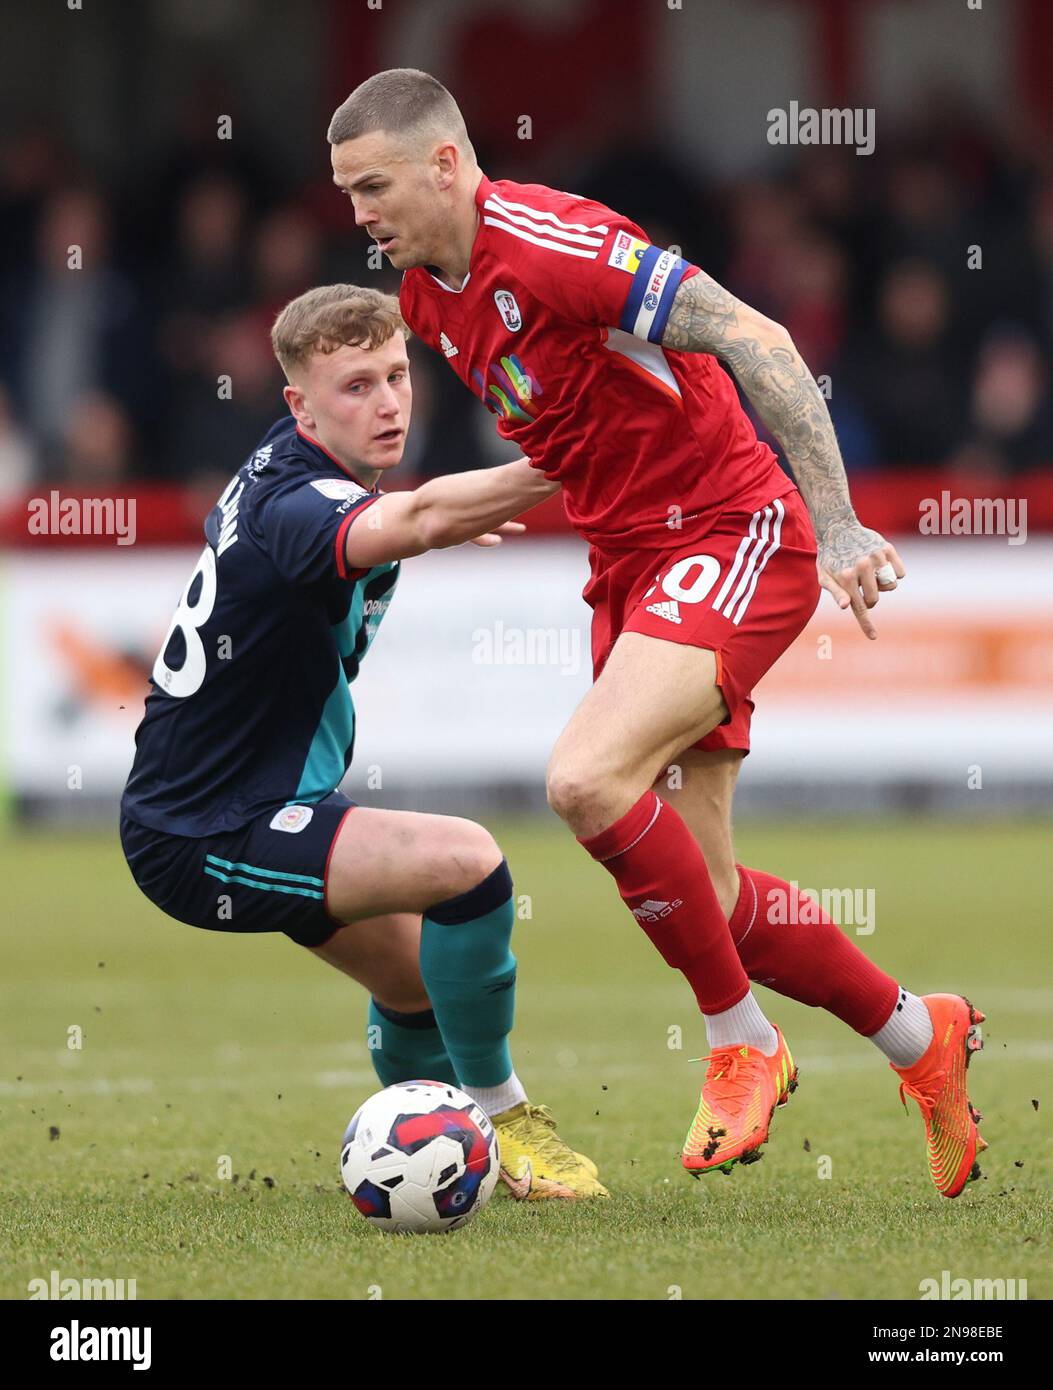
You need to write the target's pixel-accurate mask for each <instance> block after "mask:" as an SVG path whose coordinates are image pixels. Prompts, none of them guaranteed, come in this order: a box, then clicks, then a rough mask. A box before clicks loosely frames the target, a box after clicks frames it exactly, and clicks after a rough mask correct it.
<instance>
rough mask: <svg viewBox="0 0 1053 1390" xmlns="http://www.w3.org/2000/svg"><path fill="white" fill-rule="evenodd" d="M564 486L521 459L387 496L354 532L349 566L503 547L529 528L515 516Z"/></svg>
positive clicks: (368, 511) (350, 536)
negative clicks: (466, 547) (467, 547)
mask: <svg viewBox="0 0 1053 1390" xmlns="http://www.w3.org/2000/svg"><path fill="white" fill-rule="evenodd" d="M558 487H559V484H558V483H550V482H549V481H548V479H547V478H546V477H545V475H544V474H543V473H541V472H540V471H539V470H538V469H536V468H532V467H531V466H530V460H529V459H525V458H521V459H514V460H513V461H512V462H511V463H503V464H499V465H498V466H497V467H496V468H482V469H476V470H474V471H473V472H470V473H454V474H451V475H449V476H448V477H444V478H433V479H432V480H431V482H428V483H423V484H422V485H421V486H420V487H419V488H416V489H414V491H413V492H391V493H386V494H385V495H384V496H383V497H381V498H380V500H379V501H377V502H374V503H373V504H372V505H371V506H369V507H366V508H364V509H363V511H362V513H361V514H360V515H359V516H357V517H356V518H355V520H354V521H353V522H352V523H351V525H350V526H349V527H348V530H347V539H346V541H345V550H346V559H347V563H348V567H349V568H351V569H364V568H367V567H370V566H372V565H381V564H384V563H386V562H387V561H389V560H405V559H407V558H408V557H409V556H411V555H423V553H424V552H425V551H426V550H442V549H444V548H445V547H447V546H451V545H461V544H462V543H463V542H464V541H477V542H478V543H479V544H480V545H499V544H500V542H501V535H502V534H505V535H508V534H511V533H512V532H513V531H522V530H524V529H525V528H524V527H522V526H518V525H516V524H514V523H512V521H511V519H512V517H514V516H518V515H519V514H520V512H525V511H527V510H528V508H530V507H533V506H536V505H537V503H538V502H542V501H544V499H545V498H546V497H549V496H551V494H552V493H553V492H555V491H556V490H557V488H558Z"/></svg>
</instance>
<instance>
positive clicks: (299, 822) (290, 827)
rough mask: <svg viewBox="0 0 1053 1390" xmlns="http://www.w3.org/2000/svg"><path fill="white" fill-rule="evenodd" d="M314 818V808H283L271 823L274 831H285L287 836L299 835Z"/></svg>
mask: <svg viewBox="0 0 1053 1390" xmlns="http://www.w3.org/2000/svg"><path fill="white" fill-rule="evenodd" d="M313 818H314V807H313V806H283V807H282V809H281V810H280V811H278V812H277V814H276V815H275V816H274V818H273V819H272V821H271V829H272V830H284V831H285V833H286V834H287V835H299V833H300V831H301V830H306V829H307V827H308V826H309V825H310V824H311V821H312V820H313Z"/></svg>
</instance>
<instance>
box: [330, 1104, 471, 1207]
mask: <svg viewBox="0 0 1053 1390" xmlns="http://www.w3.org/2000/svg"><path fill="white" fill-rule="evenodd" d="M498 1167H499V1160H498V1150H497V1135H496V1134H495V1132H494V1127H493V1125H492V1124H491V1123H490V1120H489V1119H488V1117H487V1116H486V1114H485V1113H484V1112H483V1111H482V1110H481V1109H480V1108H479V1106H478V1105H476V1103H475V1101H474V1100H472V1098H471V1096H466V1095H465V1094H464V1092H463V1091H459V1090H458V1089H457V1087H456V1086H450V1085H447V1084H446V1083H445V1082H441V1081H405V1082H402V1083H400V1084H399V1085H397V1086H388V1087H387V1089H386V1090H383V1091H378V1092H377V1093H376V1095H373V1096H370V1098H369V1100H367V1101H366V1102H365V1104H364V1105H362V1106H360V1107H359V1108H358V1110H356V1111H355V1113H354V1115H353V1116H352V1117H351V1123H350V1124H349V1125H348V1127H347V1130H346V1131H345V1133H344V1139H343V1144H342V1146H341V1150H340V1172H341V1174H342V1176H343V1179H344V1186H345V1187H346V1188H347V1190H348V1192H349V1193H350V1194H351V1199H352V1201H353V1202H354V1204H355V1206H356V1207H357V1208H358V1210H359V1211H360V1212H361V1213H362V1215H363V1216H364V1217H366V1219H367V1220H368V1221H371V1222H372V1223H373V1225H374V1226H376V1227H378V1228H379V1229H380V1230H382V1231H390V1232H392V1233H393V1234H408V1233H410V1232H414V1233H425V1232H429V1233H440V1232H443V1231H455V1230H457V1229H458V1228H459V1227H461V1226H463V1225H465V1224H466V1223H467V1222H468V1221H470V1220H471V1219H472V1217H473V1216H474V1215H475V1214H476V1213H477V1212H479V1211H482V1209H483V1207H485V1206H486V1204H487V1202H488V1201H489V1200H490V1197H491V1195H492V1193H493V1190H494V1188H495V1187H496V1185H497V1176H498Z"/></svg>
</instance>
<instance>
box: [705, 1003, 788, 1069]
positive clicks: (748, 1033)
mask: <svg viewBox="0 0 1053 1390" xmlns="http://www.w3.org/2000/svg"><path fill="white" fill-rule="evenodd" d="M702 1017H703V1018H704V1019H705V1020H706V1037H707V1038H708V1039H709V1045H710V1047H711V1048H712V1047H734V1046H735V1045H736V1044H739V1045H741V1044H742V1043H746V1044H747V1045H748V1046H749V1047H759V1048H760V1050H761V1051H762V1052H763V1053H764V1055H765V1057H774V1056H775V1049H776V1048H777V1047H778V1046H779V1039H778V1037H777V1036H776V1033H775V1029H774V1028H773V1027H772V1026H771V1024H770V1023H769V1022H768V1020H767V1019H766V1018H765V1017H764V1012H763V1010H762V1009H761V1006H760V1005H759V1004H758V1003H757V1001H756V999H754V997H753V992H752V991H750V992H748V993H747V994H746V997H745V998H744V999H740V1000H739V1002H738V1003H737V1004H732V1006H731V1008H730V1009H725V1010H724V1011H723V1013H719V1014H703V1015H702Z"/></svg>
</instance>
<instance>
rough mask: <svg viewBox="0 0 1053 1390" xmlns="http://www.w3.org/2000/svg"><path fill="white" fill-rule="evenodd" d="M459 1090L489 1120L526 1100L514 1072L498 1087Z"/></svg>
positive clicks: (467, 1087)
mask: <svg viewBox="0 0 1053 1390" xmlns="http://www.w3.org/2000/svg"><path fill="white" fill-rule="evenodd" d="M461 1090H462V1091H463V1092H464V1094H465V1095H466V1096H471V1098H472V1100H474V1101H475V1103H476V1105H478V1106H479V1108H480V1109H481V1110H485V1111H486V1113H487V1114H488V1115H489V1116H490V1118H491V1119H493V1117H494V1116H495V1115H500V1114H501V1112H502V1111H503V1110H511V1108H512V1106H513V1105H519V1104H521V1102H523V1101H524V1100H526V1098H527V1093H526V1091H525V1090H524V1089H523V1083H522V1081H520V1079H519V1077H518V1076H516V1074H515V1072H513V1073H512V1075H511V1076H510V1077H509V1078H508V1080H507V1081H504V1082H502V1083H501V1085H500V1086H462V1087H461Z"/></svg>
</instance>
